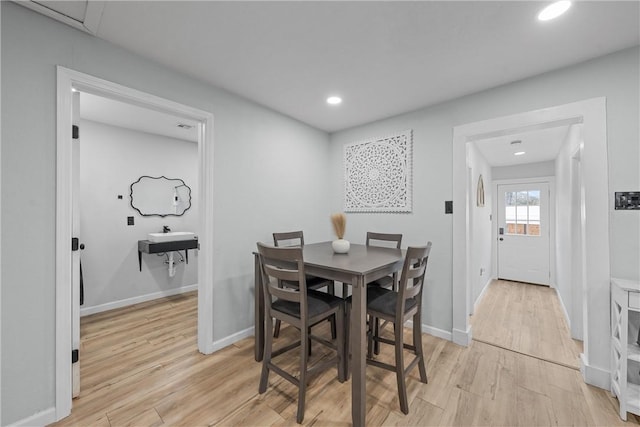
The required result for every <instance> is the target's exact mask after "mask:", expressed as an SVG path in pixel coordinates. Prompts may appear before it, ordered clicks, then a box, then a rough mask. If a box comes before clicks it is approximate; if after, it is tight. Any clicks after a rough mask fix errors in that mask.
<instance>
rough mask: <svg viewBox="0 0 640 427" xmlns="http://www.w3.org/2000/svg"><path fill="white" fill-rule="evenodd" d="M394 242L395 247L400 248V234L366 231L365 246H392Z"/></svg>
mask: <svg viewBox="0 0 640 427" xmlns="http://www.w3.org/2000/svg"><path fill="white" fill-rule="evenodd" d="M372 241H373V242H372ZM394 243H395V247H396V249H400V244H401V243H402V234H389V233H374V232H372V231H367V246H386V247H393V246H394V245H393V244H394Z"/></svg>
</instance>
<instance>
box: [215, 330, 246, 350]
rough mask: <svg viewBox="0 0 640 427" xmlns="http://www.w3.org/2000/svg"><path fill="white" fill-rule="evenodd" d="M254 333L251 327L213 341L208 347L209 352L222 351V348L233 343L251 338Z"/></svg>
mask: <svg viewBox="0 0 640 427" xmlns="http://www.w3.org/2000/svg"><path fill="white" fill-rule="evenodd" d="M254 331H255V328H254V327H253V326H252V327H250V328H247V329H244V330H242V331H240V332H236V333H235V334H232V335H229V336H227V337H224V338H222V339H221V340H217V341H214V342H213V343H211V345H210V346H209V347H210V348H211V352H214V351H218V350H222V349H223V348H225V347H228V346H230V345H231V344H233V343H235V342H238V341H240V340H243V339H245V338H247V337H252V336H254V335H255V334H254Z"/></svg>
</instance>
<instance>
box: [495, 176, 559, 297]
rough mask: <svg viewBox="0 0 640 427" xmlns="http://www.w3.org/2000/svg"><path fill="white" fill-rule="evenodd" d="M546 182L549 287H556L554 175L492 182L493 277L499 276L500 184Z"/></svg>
mask: <svg viewBox="0 0 640 427" xmlns="http://www.w3.org/2000/svg"><path fill="white" fill-rule="evenodd" d="M538 182H540V183H544V184H547V185H548V186H549V203H548V204H549V274H550V276H549V287H550V288H555V287H556V246H555V244H554V242H555V241H556V179H555V177H554V176H540V177H535V178H517V179H497V180H494V181H493V182H492V183H491V188H492V189H493V194H494V195H495V197H494V198H493V206H492V208H493V212H495V215H493V217H492V218H493V220H492V224H491V267H492V271H493V274H492V277H493V279H497V278H498V209H499V205H500V204H499V201H498V186H499V185H509V184H535V183H538Z"/></svg>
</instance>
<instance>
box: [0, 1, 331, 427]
mask: <svg viewBox="0 0 640 427" xmlns="http://www.w3.org/2000/svg"><path fill="white" fill-rule="evenodd" d="M0 7H1V8H2V16H1V17H2V25H1V27H0V28H1V31H2V38H1V40H2V58H1V59H2V61H1V66H2V82H1V84H2V92H1V93H2V124H3V126H2V130H1V132H2V155H1V159H2V180H1V181H2V191H1V197H2V213H1V218H2V224H1V226H2V229H1V245H2V248H3V251H2V302H1V304H2V356H1V357H2V419H1V420H0V424H2V425H8V424H12V423H14V422H17V421H19V420H23V419H25V418H27V417H30V416H32V415H34V414H37V413H40V412H42V411H49V410H51V408H53V407H54V405H55V399H54V397H55V342H54V339H55V335H54V332H55V330H54V326H55V318H56V313H55V312H54V311H55V229H56V226H55V224H56V222H55V221H56V219H55V200H56V183H55V177H56V65H62V66H64V67H67V68H70V69H74V70H77V71H80V72H83V73H87V74H91V75H94V76H96V77H100V78H103V79H106V80H110V81H113V82H115V83H119V84H122V85H125V86H128V87H131V88H134V89H137V90H141V91H144V92H147V93H150V94H153V95H156V96H160V97H163V98H166V99H170V100H173V101H176V102H179V103H181V104H185V105H190V106H193V107H195V108H198V109H201V110H205V111H210V112H211V113H213V115H214V126H215V128H214V157H215V159H214V190H213V194H212V196H213V199H214V206H215V208H214V209H215V214H214V235H213V236H208V237H209V238H213V240H214V253H213V254H212V258H211V259H210V260H207V261H208V262H212V263H213V266H214V267H213V268H214V275H215V281H214V284H213V288H214V307H213V310H214V325H213V326H214V339H215V340H220V339H222V338H225V337H228V336H229V335H231V334H233V333H237V332H239V331H243V330H246V329H249V328H251V327H252V326H253V315H254V311H253V301H254V297H253V257H252V254H251V252H252V251H254V250H255V244H256V241H258V240H261V241H267V242H268V241H270V240H271V233H272V232H273V231H275V230H292V229H302V230H304V231H305V238H306V240H308V241H309V242H313V241H319V240H329V239H330V238H331V230H330V223H329V215H330V213H331V212H332V210H331V209H330V207H329V206H328V204H327V200H328V198H329V196H328V182H327V164H329V157H328V156H329V138H328V136H327V134H326V133H324V132H321V131H318V130H317V129H314V128H311V127H309V126H307V125H304V124H302V123H300V122H298V121H295V120H292V119H290V118H288V117H285V116H283V115H281V114H278V113H275V112H273V111H271V110H268V109H266V108H264V107H261V106H258V105H256V104H254V103H252V102H249V101H247V100H244V99H242V98H239V97H237V96H235V95H232V94H230V93H228V92H225V91H223V90H220V89H217V88H215V87H212V86H209V85H206V84H204V83H202V82H200V81H197V80H194V79H191V78H189V77H187V76H185V75H183V74H179V73H176V72H174V71H172V70H170V69H168V68H166V67H163V66H160V65H158V64H157V63H154V62H152V61H149V60H146V59H143V58H141V57H139V56H137V55H134V54H131V53H129V52H127V51H125V50H123V49H121V48H118V47H116V46H114V45H112V44H110V43H107V42H105V41H102V40H100V39H97V38H95V37H93V36H91V35H89V34H86V33H83V32H80V31H77V30H75V29H73V28H70V27H68V26H66V25H63V24H61V23H58V22H56V21H54V20H52V19H49V18H47V17H45V16H42V15H40V14H37V13H35V12H33V11H30V10H28V9H26V8H24V7H21V6H19V5H16V4H15V3H12V2H0ZM309 188H313V191H308V189H309ZM274 189H277V190H278V191H277V193H276V192H274ZM274 194H276V195H274ZM7 249H10V250H7ZM126 258H127V259H129V256H127V257H126ZM199 261H200V262H205V261H204V260H203V259H202V258H200V259H199ZM143 268H144V266H143Z"/></svg>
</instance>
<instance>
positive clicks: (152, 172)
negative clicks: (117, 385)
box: [80, 96, 198, 313]
mask: <svg viewBox="0 0 640 427" xmlns="http://www.w3.org/2000/svg"><path fill="white" fill-rule="evenodd" d="M80 102H82V96H81V101H80ZM80 145H81V147H80V232H81V234H80V237H81V239H80V240H81V242H82V243H84V244H85V249H84V250H83V251H82V252H81V259H82V273H83V278H84V298H85V299H84V305H83V306H82V307H81V309H82V312H83V313H84V312H87V311H89V312H95V311H96V310H100V309H104V308H109V307H113V306H114V304H116V303H118V302H124V300H129V299H134V300H137V299H139V298H140V297H143V296H145V295H151V294H159V293H160V294H161V293H168V292H170V291H172V290H174V291H175V290H176V289H177V288H180V287H183V286H189V285H194V284H197V280H198V251H197V250H190V251H189V264H186V263H181V264H178V265H177V271H176V275H175V276H174V277H172V278H171V277H169V274H168V269H167V265H166V264H165V263H164V261H165V257H164V256H163V257H159V256H156V255H155V254H152V255H149V254H143V259H142V271H141V272H140V271H139V267H138V240H145V239H147V234H148V233H152V232H158V231H162V227H163V226H164V225H167V226H169V227H170V228H171V229H172V230H173V231H193V232H196V234H197V233H198V200H197V196H198V168H197V166H198V145H197V144H196V143H194V142H189V141H183V140H178V139H173V138H168V137H164V136H159V135H152V134H149V133H144V132H138V131H134V130H131V129H124V128H121V127H117V126H111V125H107V124H104V123H98V122H94V121H90V120H82V121H81V122H80ZM143 175H147V176H153V177H159V176H165V177H168V178H179V179H182V180H183V181H184V182H185V183H186V184H187V185H188V186H189V187H190V188H191V208H189V209H188V210H187V211H186V212H185V213H184V215H182V216H166V217H164V218H163V217H158V216H142V215H140V214H139V213H138V211H136V210H135V209H134V208H132V207H131V198H130V185H131V183H133V182H135V181H137V180H138V179H139V178H140V177H141V176H143ZM118 195H120V196H122V199H118ZM167 202H168V204H169V202H170V199H168V200H167ZM129 216H132V217H134V225H133V226H129V225H127V217H129ZM181 254H183V255H184V251H182V252H181ZM176 258H177V259H179V257H176ZM100 306H102V307H100Z"/></svg>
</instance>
